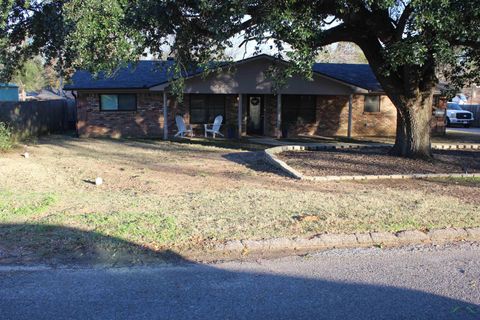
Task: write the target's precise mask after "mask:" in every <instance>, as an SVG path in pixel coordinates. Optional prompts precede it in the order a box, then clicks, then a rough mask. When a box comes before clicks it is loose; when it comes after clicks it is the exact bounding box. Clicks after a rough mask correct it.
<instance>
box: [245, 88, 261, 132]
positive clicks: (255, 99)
mask: <svg viewBox="0 0 480 320" xmlns="http://www.w3.org/2000/svg"><path fill="white" fill-rule="evenodd" d="M247 103H248V108H247V111H248V122H247V133H248V134H263V97H262V96H248V100H247Z"/></svg>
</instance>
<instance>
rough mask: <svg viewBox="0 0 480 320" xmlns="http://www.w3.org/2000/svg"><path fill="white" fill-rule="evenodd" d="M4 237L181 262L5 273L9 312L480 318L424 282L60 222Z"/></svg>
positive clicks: (3, 292) (0, 240) (0, 291)
mask: <svg viewBox="0 0 480 320" xmlns="http://www.w3.org/2000/svg"><path fill="white" fill-rule="evenodd" d="M0 245H1V246H2V247H3V248H6V247H7V248H10V250H13V252H14V251H15V250H17V251H18V252H17V253H20V251H22V250H31V251H32V252H31V254H33V255H35V256H37V257H40V258H41V257H42V256H44V257H48V259H49V261H54V262H56V263H69V264H72V265H75V266H78V264H86V265H87V266H89V265H91V264H96V263H100V262H104V261H108V262H111V261H120V262H128V263H130V262H131V261H138V259H144V258H145V257H148V259H149V261H150V262H151V263H156V264H158V262H170V263H174V264H175V265H171V264H170V265H168V266H164V267H162V268H133V269H116V270H115V269H104V268H100V269H91V268H68V269H64V268H63V269H59V270H56V269H53V270H52V269H46V270H36V271H35V270H31V271H28V270H21V271H11V270H10V271H9V270H8V269H7V270H4V271H0V279H2V281H1V282H0V283H1V285H0V309H1V310H2V318H3V319H29V318H37V319H38V318H41V316H43V317H44V318H45V319H51V318H69V319H76V318H78V319H85V318H88V319H92V318H98V319H106V318H109V319H110V318H132V317H134V318H141V319H152V318H162V319H193V318H194V319H368V320H372V319H478V317H479V312H480V311H479V310H478V307H477V306H475V305H474V304H472V303H467V302H464V301H461V300H456V299H451V298H447V297H443V296H439V295H435V294H432V293H427V292H421V291H417V290H411V289H405V288H397V287H393V286H385V285H384V286H380V285H370V284H363V283H355V282H352V281H350V282H349V281H331V280H323V279H322V278H321V277H320V278H317V279H310V278H303V277H298V276H291V275H284V274H281V273H276V274H274V273H268V271H259V270H258V269H257V270H256V271H254V270H252V271H244V269H242V270H243V271H240V270H232V269H229V268H225V267H221V266H215V265H204V264H198V263H194V262H192V261H189V260H188V259H185V258H183V257H182V256H181V255H180V254H178V253H175V252H173V251H170V250H164V251H158V252H154V251H151V250H148V249H145V248H142V247H139V246H138V245H136V244H133V243H129V242H127V241H124V240H121V239H117V238H111V237H108V236H104V235H101V234H98V233H95V232H86V231H80V230H76V229H69V228H63V227H59V226H40V225H6V224H4V225H0ZM12 246H13V247H12ZM109 246H110V247H111V248H121V250H120V249H119V250H112V251H109V250H105V249H104V247H109ZM101 247H102V249H99V248H101ZM15 248H16V249H15ZM4 255H5V252H4ZM27 260H28V259H27ZM27 260H23V263H24V264H25V263H27V262H28V261H27ZM2 261H3V263H8V262H9V260H8V258H7V259H6V258H5V257H4V258H2ZM13 261H14V260H11V261H10V262H13ZM0 262H1V261H0ZM30 262H31V263H33V262H39V261H37V260H35V259H32V260H30ZM247 270H250V269H247ZM4 275H5V276H4Z"/></svg>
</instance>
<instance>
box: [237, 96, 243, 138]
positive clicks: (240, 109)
mask: <svg viewBox="0 0 480 320" xmlns="http://www.w3.org/2000/svg"><path fill="white" fill-rule="evenodd" d="M242 120H243V95H242V94H241V93H240V94H239V95H238V139H241V138H242V122H243V121H242Z"/></svg>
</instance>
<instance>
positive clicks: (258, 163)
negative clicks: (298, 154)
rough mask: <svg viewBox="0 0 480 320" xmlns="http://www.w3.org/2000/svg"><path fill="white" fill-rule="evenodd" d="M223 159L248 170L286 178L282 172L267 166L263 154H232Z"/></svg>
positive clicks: (224, 156) (225, 155)
mask: <svg viewBox="0 0 480 320" xmlns="http://www.w3.org/2000/svg"><path fill="white" fill-rule="evenodd" d="M222 157H223V158H225V159H227V160H229V161H232V162H234V163H237V164H240V165H242V166H244V167H246V168H248V169H251V170H254V171H257V172H263V173H273V174H275V175H278V176H282V177H288V175H287V174H285V173H284V172H283V171H282V170H279V169H277V168H275V167H273V166H272V165H270V164H268V163H267V162H266V161H265V160H264V157H263V152H261V151H258V152H232V153H227V154H224V155H223V156H222Z"/></svg>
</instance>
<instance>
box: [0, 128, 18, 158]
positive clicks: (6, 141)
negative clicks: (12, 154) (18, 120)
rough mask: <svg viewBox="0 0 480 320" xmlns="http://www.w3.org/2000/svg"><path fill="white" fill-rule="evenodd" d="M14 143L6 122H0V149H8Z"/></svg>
mask: <svg viewBox="0 0 480 320" xmlns="http://www.w3.org/2000/svg"><path fill="white" fill-rule="evenodd" d="M14 144H15V142H14V137H13V133H12V130H11V129H10V127H9V126H8V125H7V124H6V123H4V122H0V151H8V150H10V149H11V148H12V147H13V146H14Z"/></svg>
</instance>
